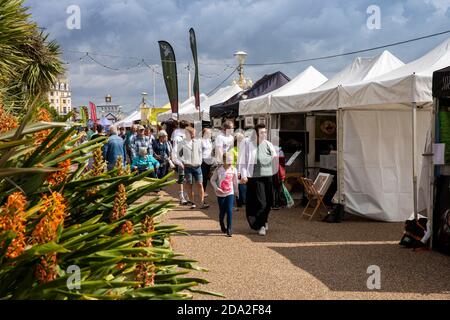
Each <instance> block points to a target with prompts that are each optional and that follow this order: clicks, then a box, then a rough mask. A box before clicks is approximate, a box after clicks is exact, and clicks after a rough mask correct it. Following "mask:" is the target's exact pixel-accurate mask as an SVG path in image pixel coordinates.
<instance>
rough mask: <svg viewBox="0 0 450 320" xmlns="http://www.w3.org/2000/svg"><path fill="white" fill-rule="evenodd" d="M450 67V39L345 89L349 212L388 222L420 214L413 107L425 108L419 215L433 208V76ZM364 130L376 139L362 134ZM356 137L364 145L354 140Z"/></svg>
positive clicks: (419, 141)
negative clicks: (427, 153) (428, 155)
mask: <svg viewBox="0 0 450 320" xmlns="http://www.w3.org/2000/svg"><path fill="white" fill-rule="evenodd" d="M449 64H450V39H448V40H447V41H445V42H444V43H442V44H441V45H439V46H438V47H436V48H435V49H433V50H431V51H430V52H429V53H427V54H425V55H424V56H423V57H421V58H419V59H417V60H415V61H413V62H411V63H409V64H407V65H405V66H403V67H401V68H398V69H396V70H394V71H392V72H390V73H387V74H385V75H383V76H380V77H376V78H374V79H372V80H371V81H370V82H365V83H360V84H357V85H350V86H344V87H342V88H341V91H340V98H341V99H340V103H341V105H340V107H341V108H343V110H344V111H343V112H344V113H343V114H344V116H343V120H344V121H343V127H344V156H343V162H344V163H343V166H344V193H345V197H346V207H347V208H349V209H351V210H352V211H355V212H357V213H360V214H364V215H367V216H370V217H372V218H375V219H379V220H386V221H404V220H406V219H407V218H408V217H409V216H410V215H411V212H414V202H413V183H412V181H413V179H412V167H413V164H412V141H413V140H414V137H413V134H412V126H413V121H412V112H413V103H417V105H420V106H422V107H424V108H423V109H422V110H421V111H419V112H417V126H416V132H417V135H416V137H417V138H416V150H417V153H416V162H417V163H416V170H417V176H418V177H420V180H419V183H418V189H419V192H418V201H417V210H418V212H422V211H424V210H426V209H428V208H429V205H430V198H429V196H428V195H429V194H430V184H429V174H428V172H429V170H430V169H429V164H427V163H426V162H427V160H426V159H424V158H423V156H422V151H423V150H424V147H425V145H426V143H425V141H426V137H427V132H429V130H430V127H431V117H432V114H431V108H430V107H431V105H432V93H431V89H432V74H433V71H435V70H439V69H442V68H444V67H446V66H448V65H449ZM362 115H364V116H362ZM370 128H371V129H370ZM361 130H364V132H369V131H370V132H371V134H362V132H361ZM356 135H359V137H358V139H357V140H358V141H355V139H354V137H355V136H356ZM377 136H378V137H377ZM381 141H382V142H383V143H382V144H381ZM355 144H356V145H357V146H360V147H361V148H363V146H369V147H370V150H369V148H367V147H366V148H365V150H355V149H354V148H356V147H355ZM428 147H429V146H428ZM358 157H361V158H364V161H366V162H368V163H369V164H370V165H369V164H367V163H365V165H364V167H363V166H361V165H358V161H360V160H361V159H358ZM368 159H370V160H368ZM400 204H402V206H401V207H400V206H399V205H400Z"/></svg>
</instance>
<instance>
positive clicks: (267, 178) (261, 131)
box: [238, 124, 278, 236]
mask: <svg viewBox="0 0 450 320" xmlns="http://www.w3.org/2000/svg"><path fill="white" fill-rule="evenodd" d="M276 155H277V153H276V151H275V148H274V146H273V145H272V143H270V142H269V141H267V130H266V126H265V125H264V124H258V125H256V126H255V132H254V134H253V135H252V137H250V138H246V139H244V141H243V142H242V143H241V146H240V148H239V157H238V164H239V165H238V167H239V172H240V173H241V183H244V184H247V199H251V201H247V204H246V215H247V221H248V223H249V225H250V227H251V228H252V229H253V230H257V231H258V233H259V235H261V236H265V235H266V232H267V230H268V217H269V213H270V209H271V207H272V204H273V192H272V176H273V175H274V174H275V172H276V170H277V168H278V165H277V164H276V163H275V162H276Z"/></svg>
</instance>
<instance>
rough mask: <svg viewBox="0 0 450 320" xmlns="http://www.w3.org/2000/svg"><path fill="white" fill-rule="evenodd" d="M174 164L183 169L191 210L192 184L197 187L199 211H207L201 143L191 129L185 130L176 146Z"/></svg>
mask: <svg viewBox="0 0 450 320" xmlns="http://www.w3.org/2000/svg"><path fill="white" fill-rule="evenodd" d="M175 163H176V164H177V165H178V166H179V167H180V168H183V169H184V174H185V177H186V178H185V187H186V192H187V194H188V195H189V197H190V199H191V201H190V204H191V209H195V208H196V206H195V202H194V190H193V187H194V184H195V186H196V187H197V190H198V193H199V197H200V203H201V207H200V208H201V209H207V208H208V207H209V205H208V204H206V203H205V192H204V190H203V175H202V168H201V165H202V141H201V140H200V139H196V137H195V129H194V128H192V127H187V128H186V137H185V139H184V140H183V141H182V142H180V143H179V144H178V146H177V151H176V160H175Z"/></svg>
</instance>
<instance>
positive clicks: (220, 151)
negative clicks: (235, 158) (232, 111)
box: [214, 120, 234, 163]
mask: <svg viewBox="0 0 450 320" xmlns="http://www.w3.org/2000/svg"><path fill="white" fill-rule="evenodd" d="M233 133H234V123H233V121H231V120H227V121H225V122H224V123H223V125H222V132H221V133H220V134H219V135H218V136H217V137H216V140H215V141H214V148H215V149H214V150H215V158H216V160H217V163H221V162H222V159H223V155H224V154H225V153H228V152H230V151H231V149H233V147H234V134H233Z"/></svg>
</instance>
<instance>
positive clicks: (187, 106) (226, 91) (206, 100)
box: [158, 85, 242, 122]
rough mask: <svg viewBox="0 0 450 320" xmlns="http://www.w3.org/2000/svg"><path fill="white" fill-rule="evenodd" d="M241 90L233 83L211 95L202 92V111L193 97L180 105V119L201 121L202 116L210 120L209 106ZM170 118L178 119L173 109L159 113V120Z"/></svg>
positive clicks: (204, 119)
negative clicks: (196, 105)
mask: <svg viewBox="0 0 450 320" xmlns="http://www.w3.org/2000/svg"><path fill="white" fill-rule="evenodd" d="M240 91H242V89H241V88H240V87H239V86H238V85H231V86H227V87H224V88H221V89H219V90H217V92H216V93H214V94H213V95H211V96H209V97H208V96H207V95H206V94H203V93H202V94H201V95H200V105H201V112H199V110H198V109H197V108H196V107H195V98H194V97H191V98H189V99H187V100H186V101H184V102H183V103H182V104H181V105H180V106H179V108H178V116H179V120H186V121H189V122H195V121H199V119H200V116H201V119H202V121H210V116H209V108H210V107H211V106H213V105H215V104H218V103H222V102H224V101H227V100H228V99H230V98H231V97H232V96H234V95H235V94H236V93H238V92H240ZM169 119H177V118H176V116H175V115H174V114H173V113H172V111H171V110H169V111H167V112H164V113H161V114H159V115H158V122H163V121H167V120H169Z"/></svg>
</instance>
